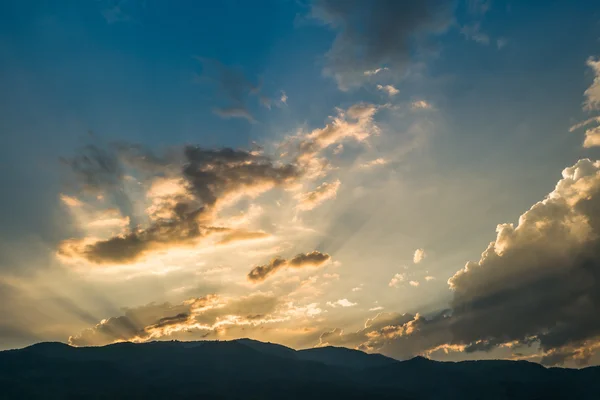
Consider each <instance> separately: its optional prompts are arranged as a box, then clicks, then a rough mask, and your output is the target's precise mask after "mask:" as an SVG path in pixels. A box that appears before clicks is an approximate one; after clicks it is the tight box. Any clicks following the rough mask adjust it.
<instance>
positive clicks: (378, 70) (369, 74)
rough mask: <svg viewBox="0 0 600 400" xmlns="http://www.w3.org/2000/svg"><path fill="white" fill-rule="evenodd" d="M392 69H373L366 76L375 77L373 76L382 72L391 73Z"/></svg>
mask: <svg viewBox="0 0 600 400" xmlns="http://www.w3.org/2000/svg"><path fill="white" fill-rule="evenodd" d="M389 70H390V69H389V68H388V67H383V68H377V69H372V70H370V71H365V72H364V74H365V76H373V75H377V74H379V73H381V72H385V71H389Z"/></svg>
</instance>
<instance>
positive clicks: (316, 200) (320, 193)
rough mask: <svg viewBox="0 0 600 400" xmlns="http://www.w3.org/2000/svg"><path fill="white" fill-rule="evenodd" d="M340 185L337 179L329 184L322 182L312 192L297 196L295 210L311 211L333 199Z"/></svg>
mask: <svg viewBox="0 0 600 400" xmlns="http://www.w3.org/2000/svg"><path fill="white" fill-rule="evenodd" d="M340 185H341V182H340V181H339V179H338V180H335V181H333V182H331V183H327V182H324V183H322V184H321V185H319V186H318V187H317V188H316V189H315V190H313V191H312V192H308V193H300V194H299V195H298V196H297V199H298V205H297V206H296V209H297V210H300V211H308V210H312V209H314V208H315V207H317V206H319V205H320V204H321V203H323V202H324V201H326V200H330V199H334V198H335V197H336V195H337V191H338V189H339V188H340Z"/></svg>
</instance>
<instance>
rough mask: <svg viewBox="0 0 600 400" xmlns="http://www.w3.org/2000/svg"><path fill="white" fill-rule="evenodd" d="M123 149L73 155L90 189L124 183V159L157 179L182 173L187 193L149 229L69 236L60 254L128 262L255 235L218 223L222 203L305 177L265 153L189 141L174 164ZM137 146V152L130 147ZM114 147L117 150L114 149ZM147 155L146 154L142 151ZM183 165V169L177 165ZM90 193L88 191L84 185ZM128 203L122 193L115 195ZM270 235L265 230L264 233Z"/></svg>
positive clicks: (165, 207)
mask: <svg viewBox="0 0 600 400" xmlns="http://www.w3.org/2000/svg"><path fill="white" fill-rule="evenodd" d="M117 150H118V154H113V153H111V152H110V150H106V149H105V150H99V149H97V148H95V147H90V148H86V153H84V155H81V156H79V157H75V158H73V159H71V160H67V164H68V165H70V166H71V167H72V169H73V171H74V172H75V173H76V176H77V177H78V178H79V182H81V184H82V185H83V187H84V189H90V188H91V189H94V190H101V189H111V190H112V189H113V188H118V190H117V192H119V193H123V198H127V196H126V195H125V194H124V191H123V190H121V189H120V188H119V185H121V183H122V180H123V173H122V170H123V168H124V166H123V164H124V163H128V166H129V167H130V168H131V167H137V169H138V170H141V172H140V175H142V176H144V174H146V176H145V178H144V179H146V180H148V181H151V180H152V179H153V178H156V177H157V176H164V175H166V176H173V174H174V176H176V177H177V178H180V179H182V180H183V182H184V185H185V194H178V195H173V196H171V197H170V198H169V199H168V200H169V201H165V202H164V204H163V205H161V207H162V209H161V215H163V217H158V218H155V219H153V220H152V221H151V222H150V224H149V225H148V226H147V227H146V228H140V227H138V226H137V225H133V226H132V227H130V229H129V231H128V232H126V233H124V234H120V235H116V236H114V237H111V238H109V239H106V240H100V241H95V242H93V243H87V242H82V241H81V240H78V239H76V240H66V241H64V242H63V243H62V244H61V246H60V250H59V252H60V254H62V255H63V256H67V257H75V256H80V257H83V258H85V259H87V260H88V261H89V262H92V263H98V264H103V263H127V262H132V261H135V260H137V259H139V258H140V257H142V256H143V255H144V254H145V253H147V252H149V251H152V250H156V249H160V248H164V247H168V246H173V245H191V244H194V243H196V242H197V241H198V240H199V239H202V238H205V237H208V236H210V235H213V234H215V233H228V234H229V239H228V241H233V240H242V239H244V238H247V239H249V238H252V239H255V238H257V237H258V236H259V234H258V233H254V234H252V235H251V234H248V232H243V234H236V232H233V231H232V230H230V229H228V228H224V227H219V226H214V225H213V220H214V217H215V213H216V212H217V208H218V206H219V202H226V201H228V200H231V199H232V198H236V197H239V196H245V195H251V196H255V195H256V194H257V193H262V192H263V191H265V190H268V189H270V188H272V187H274V186H283V185H286V184H287V183H290V182H292V181H294V180H295V179H297V178H298V177H299V176H301V171H300V170H299V169H298V167H297V166H295V165H294V164H283V163H276V162H274V161H273V160H272V159H271V158H270V157H268V156H265V155H263V154H260V153H257V152H253V151H245V150H234V149H227V148H225V149H219V150H213V149H204V148H201V147H197V146H186V147H184V148H183V151H182V152H181V155H180V159H181V162H180V163H169V162H167V161H166V160H165V159H162V158H160V157H157V156H148V154H150V153H148V152H143V151H141V150H140V149H139V148H138V147H136V146H132V147H126V146H123V145H121V146H119V147H118V148H117ZM129 150H131V151H129ZM113 151H114V150H113ZM142 154H146V156H142ZM173 164H175V165H179V170H177V169H176V168H174V167H173ZM84 192H85V190H84ZM114 198H115V199H116V202H117V204H119V205H121V204H122V201H121V200H122V198H121V197H114ZM262 236H264V234H262Z"/></svg>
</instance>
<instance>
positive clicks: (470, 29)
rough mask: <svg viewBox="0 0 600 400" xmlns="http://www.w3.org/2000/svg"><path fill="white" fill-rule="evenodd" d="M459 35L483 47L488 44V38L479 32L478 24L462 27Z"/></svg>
mask: <svg viewBox="0 0 600 400" xmlns="http://www.w3.org/2000/svg"><path fill="white" fill-rule="evenodd" d="M460 33H461V34H462V35H463V36H464V37H466V38H467V39H469V40H472V41H474V42H476V43H479V44H483V45H488V44H490V37H489V36H488V35H487V34H485V33H483V32H481V27H480V24H479V23H478V22H477V23H474V24H472V25H465V26H463V27H462V28H460ZM498 47H500V46H498Z"/></svg>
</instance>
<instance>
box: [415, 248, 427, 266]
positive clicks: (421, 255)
mask: <svg viewBox="0 0 600 400" xmlns="http://www.w3.org/2000/svg"><path fill="white" fill-rule="evenodd" d="M425 257H427V254H426V253H425V249H416V250H415V254H414V255H413V262H414V263H415V264H419V263H420V262H421V261H423V260H424V259H425Z"/></svg>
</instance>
